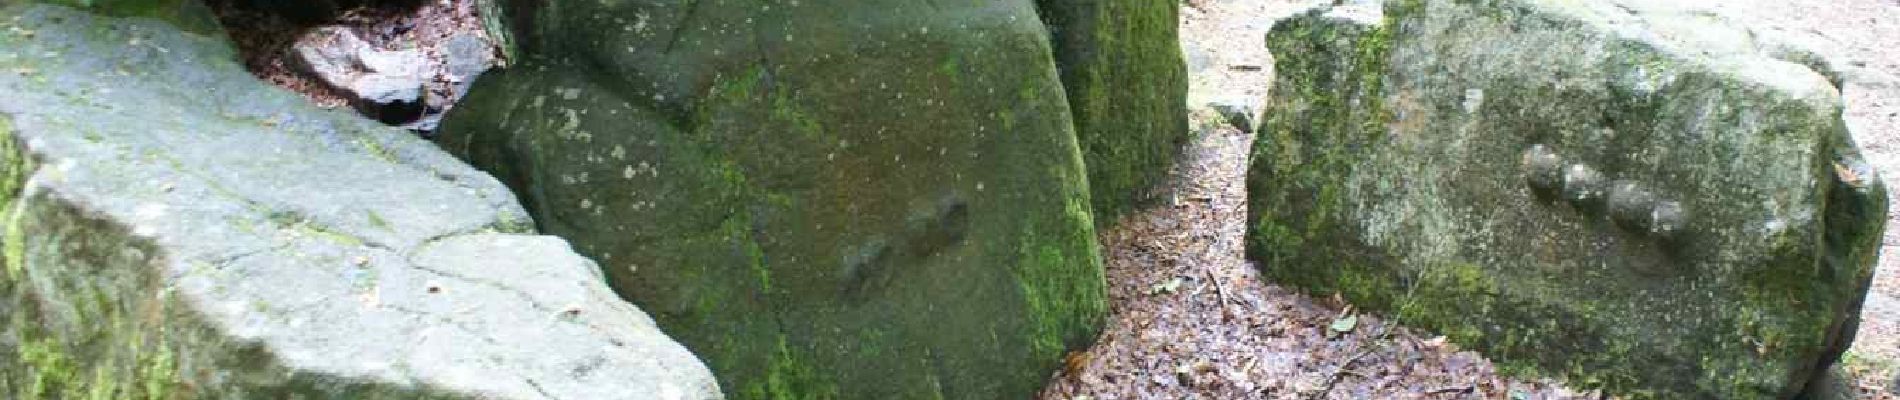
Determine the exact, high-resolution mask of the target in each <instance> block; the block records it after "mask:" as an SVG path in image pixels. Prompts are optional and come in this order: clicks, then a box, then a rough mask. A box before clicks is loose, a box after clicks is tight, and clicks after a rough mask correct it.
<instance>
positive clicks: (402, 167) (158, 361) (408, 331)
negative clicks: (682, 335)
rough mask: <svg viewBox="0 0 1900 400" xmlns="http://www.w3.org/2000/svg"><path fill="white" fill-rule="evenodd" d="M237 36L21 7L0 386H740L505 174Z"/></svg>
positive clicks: (4, 65) (11, 27) (577, 395)
mask: <svg viewBox="0 0 1900 400" xmlns="http://www.w3.org/2000/svg"><path fill="white" fill-rule="evenodd" d="M235 60H236V57H235V56H234V54H233V52H232V50H231V48H230V46H229V45H228V44H227V43H226V42H225V41H224V40H223V39H222V38H215V37H206V36H200V35H196V34H190V33H183V32H180V31H178V30H177V29H174V28H172V27H171V26H170V25H168V24H166V23H163V22H159V21H156V20H149V19H118V18H106V17H98V16H94V15H91V14H88V13H86V12H83V11H77V10H73V9H69V8H64V7H59V6H47V5H15V6H8V7H5V8H0V94H4V95H0V204H3V205H4V208H0V227H4V230H0V232H4V236H0V249H4V252H0V260H3V261H4V265H5V269H4V275H0V278H3V279H0V393H4V394H5V395H0V397H12V398H79V397H85V396H103V397H104V398H201V397H202V398H297V397H306V398H310V397H314V398H470V399H474V398H481V399H610V398H627V399H650V398H660V399H703V398H718V397H719V391H718V387H717V385H716V383H715V382H714V380H713V378H712V375H711V374H710V372H708V371H707V369H706V368H705V366H704V365H702V364H701V363H700V362H699V361H698V360H697V359H696V358H695V357H694V356H693V355H692V354H690V353H689V352H687V350H686V349H685V348H684V347H681V346H680V345H678V344H677V343H675V342H674V341H673V340H671V339H669V338H668V337H667V336H665V335H664V334H662V333H661V332H660V331H659V329H658V328H656V327H655V325H654V323H653V321H652V319H650V318H649V317H648V316H647V315H646V314H644V313H642V312H641V311H640V310H638V309H636V308H634V307H633V306H632V305H630V304H629V303H626V302H624V301H622V300H620V299H619V298H618V297H617V296H616V295H615V294H614V293H613V292H612V291H611V290H609V289H608V287H607V286H606V284H605V282H604V280H603V277H602V275H601V274H600V272H599V270H598V268H597V267H596V265H595V264H594V263H593V262H591V261H589V260H587V259H585V258H583V257H580V256H579V255H577V254H575V253H574V252H573V251H572V250H571V249H570V248H569V247H568V245H567V243H566V242H565V241H562V240H561V239H559V238H554V237H550V236H538V235H535V234H533V232H532V231H531V228H530V226H531V225H532V224H531V222H530V220H529V219H528V217H527V215H526V214H525V213H524V212H523V211H522V208H521V207H520V206H519V205H518V204H517V203H516V201H515V200H514V198H513V196H512V195H511V194H509V192H508V191H507V189H506V188H505V187H503V186H502V185H501V184H500V183H499V182H497V181H496V180H494V179H493V178H491V177H489V176H487V175H485V174H482V173H480V172H478V171H476V170H474V169H473V168H470V167H468V166H466V165H464V164H462V163H460V162H458V161H456V160H455V159H453V158H452V157H449V156H448V155H446V154H445V153H443V152H442V151H441V150H439V149H437V148H436V147H435V146H434V145H432V144H430V143H428V142H426V141H423V140H421V139H418V138H416V137H415V136H413V135H412V134H409V133H407V132H405V131H402V130H399V129H394V128H388V127H382V126H380V125H378V124H376V123H375V122H373V121H368V120H365V119H362V118H359V117H355V116H352V115H349V114H347V113H345V112H342V111H331V110H320V109H317V108H315V107H313V106H310V105H308V104H307V103H305V102H304V100H302V99H301V98H299V97H298V96H296V95H294V94H292V93H289V92H287V91H284V90H281V89H278V88H275V87H271V86H269V85H267V84H264V83H262V82H260V81H258V80H256V79H254V78H252V77H251V76H250V75H249V74H248V73H247V72H245V71H244V70H243V69H242V68H241V67H240V66H239V65H238V64H237V62H235Z"/></svg>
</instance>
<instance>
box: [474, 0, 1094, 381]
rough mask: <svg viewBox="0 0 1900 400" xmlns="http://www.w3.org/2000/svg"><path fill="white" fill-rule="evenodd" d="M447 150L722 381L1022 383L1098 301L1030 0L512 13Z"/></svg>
mask: <svg viewBox="0 0 1900 400" xmlns="http://www.w3.org/2000/svg"><path fill="white" fill-rule="evenodd" d="M513 11H514V12H515V13H514V14H512V15H510V20H511V21H512V23H511V25H510V26H511V27H512V30H513V31H514V34H513V35H509V37H512V39H511V41H512V42H513V43H514V47H515V49H514V50H513V51H514V52H515V53H516V54H518V55H519V58H517V59H515V60H511V61H510V62H511V65H510V66H509V67H508V68H505V69H501V70H496V71H490V72H488V73H486V74H484V75H482V77H481V78H479V79H478V80H477V81H476V82H475V84H474V85H473V87H472V88H471V90H470V93H469V95H468V96H467V97H465V98H464V99H463V102H462V103H461V104H459V105H457V106H456V107H455V108H454V109H453V110H451V111H449V113H448V115H447V116H446V117H445V118H444V120H443V125H442V129H441V131H439V138H440V143H441V144H442V145H443V147H444V148H447V149H449V150H450V151H451V152H452V153H455V154H456V155H458V156H461V157H463V158H465V159H466V160H468V161H470V162H471V163H473V164H474V165H476V166H477V167H478V168H482V169H485V170H487V171H490V172H492V173H494V174H495V175H496V176H497V177H498V178H500V179H502V181H504V182H506V183H507V184H508V185H509V186H511V187H512V188H514V189H515V190H517V191H518V193H521V194H522V196H523V197H524V198H523V201H524V204H525V205H527V207H528V211H529V213H530V214H532V215H533V216H534V217H535V220H536V221H537V222H538V224H539V226H540V227H541V228H542V229H543V231H545V232H549V233H553V234H557V235H560V236H562V237H565V238H567V239H568V240H570V241H572V242H573V243H574V244H575V246H576V248H578V249H579V250H580V252H581V253H582V254H585V255H587V256H589V257H592V258H594V259H595V260H597V261H599V262H600V264H601V266H602V268H605V269H606V274H607V276H608V280H609V282H610V283H611V284H612V285H613V287H614V288H615V289H616V290H617V291H618V292H619V293H620V294H621V295H623V296H626V297H627V298H629V299H632V300H634V301H635V303H636V304H639V305H641V306H642V307H644V308H645V309H646V310H648V311H650V312H653V313H654V317H655V319H657V320H659V322H660V325H661V326H662V327H663V328H665V329H666V331H667V332H668V333H670V334H673V335H674V336H675V337H676V338H679V339H680V341H681V342H682V343H684V344H686V346H687V347H688V348H691V349H693V350H695V351H696V353H698V354H699V355H700V356H701V357H702V358H704V359H705V360H706V362H707V364H708V365H709V366H710V367H711V368H712V369H713V371H714V373H715V375H717V376H719V379H720V382H721V386H722V387H724V388H725V389H726V391H727V394H728V395H729V396H732V397H737V398H865V399H870V398H933V397H940V398H1026V397H1030V396H1033V395H1034V393H1035V392H1036V390H1038V389H1039V388H1040V387H1041V386H1042V383H1043V382H1044V381H1045V380H1046V379H1048V377H1049V375H1050V374H1051V373H1052V372H1053V371H1054V370H1055V368H1056V367H1057V365H1058V364H1059V363H1060V359H1061V358H1062V354H1063V353H1064V352H1065V351H1067V350H1070V349H1076V348H1080V347H1082V346H1086V345H1087V344H1089V343H1090V342H1091V341H1093V339H1094V337H1095V335H1096V333H1097V332H1098V330H1099V329H1100V323H1101V322H1102V319H1103V316H1104V314H1105V312H1106V304H1105V300H1104V283H1103V277H1102V270H1101V264H1100V260H1099V255H1098V254H1097V250H1096V248H1095V242H1094V228H1093V222H1092V216H1091V215H1090V205H1089V194H1088V183H1087V182H1086V179H1087V175H1086V174H1085V172H1084V169H1083V165H1082V156H1081V152H1080V150H1079V148H1078V147H1077V145H1076V142H1075V134H1074V130H1073V129H1074V128H1073V125H1072V122H1073V121H1072V120H1071V119H1070V117H1069V112H1068V105H1067V104H1066V103H1065V101H1064V94H1063V91H1062V86H1061V84H1060V81H1059V78H1058V75H1057V72H1056V68H1055V65H1054V62H1053V61H1052V60H1051V57H1050V48H1049V45H1048V41H1047V39H1046V34H1047V32H1046V31H1045V29H1044V28H1043V25H1042V24H1041V22H1040V21H1039V20H1038V19H1037V15H1036V13H1035V8H1034V5H1033V4H1032V3H1030V2H1029V1H1027V0H1011V1H1000V2H981V3H971V2H962V3H941V4H936V5H934V6H928V7H927V6H920V5H915V4H909V3H902V4H899V3H895V2H890V1H869V2H823V1H812V2H800V3H789V4H787V3H775V4H771V5H761V4H759V3H753V2H723V1H702V2H694V3H685V4H675V3H669V2H607V3H598V2H583V3H563V4H562V6H561V7H558V8H556V7H541V8H524V9H514V10H513Z"/></svg>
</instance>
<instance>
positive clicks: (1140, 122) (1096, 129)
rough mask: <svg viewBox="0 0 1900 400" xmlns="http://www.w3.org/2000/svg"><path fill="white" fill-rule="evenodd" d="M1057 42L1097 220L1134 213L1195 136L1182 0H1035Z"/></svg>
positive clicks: (1060, 64) (1061, 67) (1106, 220)
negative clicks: (1190, 125) (1179, 28)
mask: <svg viewBox="0 0 1900 400" xmlns="http://www.w3.org/2000/svg"><path fill="white" fill-rule="evenodd" d="M1036 3H1037V6H1038V9H1039V11H1040V12H1041V15H1042V18H1043V20H1044V21H1045V22H1047V24H1048V26H1049V33H1050V37H1051V41H1052V42H1053V43H1054V46H1055V59H1056V67H1057V69H1058V70H1060V71H1061V72H1062V83H1063V88H1064V90H1065V91H1066V92H1067V94H1068V100H1069V110H1070V111H1071V112H1072V113H1074V115H1075V134H1076V137H1077V139H1078V140H1077V141H1078V142H1079V143H1081V146H1082V159H1083V161H1084V162H1085V164H1087V165H1088V172H1089V188H1090V189H1091V190H1090V192H1091V193H1092V194H1093V197H1092V199H1093V200H1094V201H1093V204H1094V206H1095V215H1096V219H1097V220H1100V221H1102V222H1103V223H1109V222H1112V221H1113V220H1114V219H1115V218H1117V217H1119V216H1121V215H1122V214H1125V213H1127V212H1129V211H1132V209H1133V208H1135V207H1137V206H1139V205H1141V203H1142V202H1143V201H1145V200H1147V199H1148V198H1149V196H1151V195H1152V194H1153V191H1154V189H1155V188H1156V186H1158V185H1159V184H1160V183H1161V180H1162V178H1164V177H1166V176H1167V173H1168V167H1170V166H1172V165H1173V161H1174V157H1175V155H1176V153H1179V150H1180V147H1181V144H1182V143H1185V142H1186V140H1187V136H1188V123H1187V66H1186V64H1184V63H1183V62H1182V61H1181V42H1180V41H1179V39H1178V38H1177V36H1176V32H1175V31H1176V29H1177V25H1178V22H1177V20H1176V14H1177V10H1176V8H1177V6H1178V3H1179V2H1177V1H1175V0H1105V1H1096V0H1038V1H1037V2H1036Z"/></svg>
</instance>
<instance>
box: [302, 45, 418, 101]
mask: <svg viewBox="0 0 1900 400" xmlns="http://www.w3.org/2000/svg"><path fill="white" fill-rule="evenodd" d="M291 51H292V52H293V53H294V54H295V55H296V57H292V58H291V59H292V60H293V61H296V63H295V64H294V65H295V66H296V67H297V68H298V69H300V70H301V71H302V72H303V73H306V74H310V75H311V76H315V77H317V78H318V79H321V80H322V81H323V82H324V83H327V84H329V85H330V86H333V87H336V88H338V89H342V90H343V91H344V92H346V93H348V94H350V95H351V96H354V97H355V98H354V99H352V100H353V101H355V102H358V103H359V105H360V106H369V107H380V106H392V105H400V104H409V105H415V106H420V102H421V101H422V85H423V79H424V74H423V63H426V62H428V58H426V57H425V56H424V55H423V54H422V51H421V50H416V49H406V50H381V49H377V48H376V47H375V46H371V45H370V44H369V42H365V41H363V39H362V38H360V37H357V36H356V33H355V32H352V31H351V30H350V29H349V28H346V27H342V26H326V27H321V28H317V29H312V30H310V32H307V33H305V34H304V35H303V36H300V37H298V38H297V42H296V43H295V44H293V45H292V48H291Z"/></svg>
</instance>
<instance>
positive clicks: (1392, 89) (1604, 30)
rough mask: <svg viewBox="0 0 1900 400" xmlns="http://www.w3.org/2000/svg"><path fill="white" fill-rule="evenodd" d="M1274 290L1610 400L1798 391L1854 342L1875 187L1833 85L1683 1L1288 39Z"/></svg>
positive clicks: (1405, 12) (1256, 216) (1873, 241)
mask: <svg viewBox="0 0 1900 400" xmlns="http://www.w3.org/2000/svg"><path fill="white" fill-rule="evenodd" d="M1267 42H1268V46H1269V47H1270V48H1271V49H1272V50H1273V53H1274V57H1275V59H1276V70H1277V74H1276V81H1275V84H1274V87H1273V89H1272V91H1273V98H1272V100H1271V104H1270V105H1269V112H1268V117H1267V118H1266V121H1265V123H1264V124H1263V128H1262V129H1261V135H1262V136H1261V137H1260V138H1259V140H1258V141H1256V142H1255V152H1254V157H1253V165H1252V166H1251V168H1250V171H1249V178H1248V179H1249V180H1248V190H1249V193H1250V204H1249V212H1250V213H1251V214H1250V228H1251V230H1250V232H1249V246H1248V247H1249V249H1248V250H1249V252H1250V253H1249V256H1250V257H1251V258H1253V259H1255V260H1260V261H1262V265H1263V269H1264V271H1265V274H1266V275H1268V276H1270V277H1272V278H1274V279H1275V280H1277V281H1280V282H1282V283H1285V284H1289V285H1292V286H1297V287H1301V288H1304V289H1307V290H1311V291H1314V292H1317V293H1318V294H1331V293H1339V294H1341V295H1343V297H1345V298H1347V299H1349V300H1351V301H1352V302H1354V304H1356V305H1358V306H1361V307H1365V308H1367V309H1371V310H1379V311H1383V312H1387V313H1392V314H1397V315H1398V316H1399V317H1401V318H1403V320H1404V321H1405V323H1406V324H1408V325H1411V326H1417V327H1422V328H1426V329H1432V330H1435V331H1438V332H1441V333H1443V334H1445V335H1446V336H1448V337H1449V338H1450V339H1451V340H1452V341H1453V342H1456V343H1459V344H1461V345H1464V346H1468V347H1470V348H1474V349H1478V350H1480V351H1481V352H1483V353H1484V354H1485V355H1486V356H1488V357H1491V358H1492V359H1494V360H1499V361H1500V362H1501V363H1504V364H1505V365H1507V366H1512V367H1513V368H1519V369H1521V370H1525V371H1537V372H1542V373H1547V374H1552V375H1561V376H1562V377H1564V378H1566V380H1567V381H1568V382H1572V383H1577V384H1580V385H1583V386H1585V387H1593V388H1605V389H1608V390H1609V391H1610V392H1611V393H1612V394H1615V395H1618V396H1622V397H1625V398H1726V399H1752V398H1791V397H1793V396H1796V395H1799V394H1801V393H1803V391H1804V390H1809V389H1812V388H1817V387H1818V386H1816V385H1818V384H1811V383H1813V382H1819V379H1821V378H1823V377H1824V374H1825V371H1826V370H1827V369H1828V367H1829V366H1830V365H1831V364H1832V363H1834V361H1835V360H1836V359H1837V358H1838V357H1839V356H1840V355H1841V352H1842V351H1843V350H1844V349H1845V348H1846V345H1847V343H1849V342H1851V341H1852V339H1853V335H1854V333H1853V332H1854V329H1855V325H1856V324H1858V323H1859V320H1858V314H1859V312H1860V310H1861V308H1862V304H1863V303H1862V299H1863V296H1864V295H1865V293H1866V291H1867V288H1868V284H1869V281H1870V278H1871V277H1872V265H1873V263H1874V259H1875V255H1876V249H1877V247H1878V246H1879V241H1880V237H1881V234H1882V225H1881V221H1882V219H1883V217H1884V216H1885V214H1886V190H1885V189H1884V188H1883V187H1882V185H1881V184H1880V182H1879V180H1878V178H1877V177H1876V176H1875V174H1874V171H1873V169H1872V168H1871V167H1870V164H1869V163H1867V162H1866V161H1864V160H1863V159H1862V158H1861V156H1860V153H1859V149H1858V148H1857V147H1856V146H1855V144H1854V141H1853V140H1852V138H1850V137H1849V134H1848V130H1847V127H1846V124H1845V123H1844V121H1842V119H1841V111H1842V101H1841V94H1840V91H1839V89H1838V87H1837V86H1836V85H1837V84H1838V83H1837V82H1838V79H1837V77H1836V76H1835V75H1836V74H1834V73H1833V71H1832V70H1831V69H1829V68H1826V66H1825V65H1824V63H1818V62H1815V60H1817V58H1816V57H1813V56H1812V55H1811V54H1808V53H1805V52H1802V51H1800V50H1799V49H1797V48H1792V47H1789V46H1784V45H1781V44H1779V43H1771V42H1769V41H1766V40H1758V38H1757V37H1756V36H1755V35H1753V34H1751V33H1749V31H1748V30H1746V29H1743V28H1741V27H1739V26H1737V25H1736V24H1733V23H1731V22H1729V21H1725V20H1722V19H1719V18H1712V17H1710V16H1709V15H1708V14H1706V13H1701V12H1696V11H1693V10H1685V9H1681V8H1678V7H1676V5H1674V4H1670V3H1665V2H1645V1H1598V2H1570V1H1560V0H1508V1H1495V2H1481V3H1469V2H1453V1H1390V2H1384V3H1379V2H1364V1H1355V2H1346V4H1345V5H1342V6H1339V7H1332V8H1330V9H1326V10H1319V11H1316V12H1313V13H1309V14H1306V15H1302V16H1299V17H1295V18H1293V19H1289V20H1285V21H1281V22H1280V23H1279V24H1278V25H1277V26H1276V27H1275V28H1274V30H1273V31H1272V33H1270V34H1269V35H1268V36H1267Z"/></svg>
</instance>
